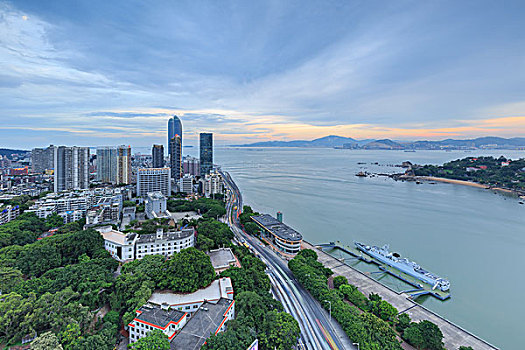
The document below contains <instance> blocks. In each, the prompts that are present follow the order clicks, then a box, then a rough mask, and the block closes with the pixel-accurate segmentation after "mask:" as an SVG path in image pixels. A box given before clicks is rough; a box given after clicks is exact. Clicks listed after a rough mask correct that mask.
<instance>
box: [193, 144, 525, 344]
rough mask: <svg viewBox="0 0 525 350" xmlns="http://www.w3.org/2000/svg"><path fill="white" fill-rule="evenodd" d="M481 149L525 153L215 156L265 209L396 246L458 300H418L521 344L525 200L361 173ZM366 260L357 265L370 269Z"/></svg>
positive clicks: (291, 220) (524, 340) (347, 237)
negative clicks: (447, 283)
mask: <svg viewBox="0 0 525 350" xmlns="http://www.w3.org/2000/svg"><path fill="white" fill-rule="evenodd" d="M186 151H188V152H191V153H196V152H197V151H198V150H197V149H195V148H193V149H185V153H187V152H186ZM480 155H494V156H500V155H504V156H507V157H510V158H519V157H525V153H524V152H517V151H474V152H472V153H467V152H462V151H456V152H444V151H418V152H416V153H406V152H402V151H360V150H335V149H293V148H265V149H262V148H249V149H245V148H244V149H243V148H217V149H216V150H215V162H216V163H217V164H221V165H222V167H223V169H225V170H227V171H229V172H230V174H231V175H232V176H233V178H234V180H235V181H236V182H237V184H238V185H239V187H240V189H241V191H242V192H243V197H244V200H245V203H247V204H250V205H251V206H252V207H254V208H255V209H256V210H257V211H259V212H265V213H270V214H273V215H275V212H277V211H282V212H283V214H284V221H285V222H286V223H287V224H289V225H290V226H292V227H293V228H295V229H296V230H298V231H299V232H301V233H302V234H303V236H304V238H305V239H306V240H308V241H310V242H312V243H323V242H330V241H340V242H341V243H343V244H345V245H351V244H352V242H353V241H354V240H358V241H361V242H364V243H367V244H373V245H383V244H387V243H388V244H390V248H391V250H392V251H397V252H399V253H401V254H402V255H403V256H406V257H409V258H410V259H412V260H415V261H417V262H418V263H419V264H420V265H422V266H423V267H424V268H426V269H428V270H430V271H432V272H435V273H437V274H439V275H441V276H443V277H446V278H448V279H449V280H450V282H451V291H452V298H451V299H449V300H448V301H445V302H442V301H438V300H436V299H434V298H432V297H426V298H424V299H418V301H420V302H421V303H422V304H424V305H425V306H426V307H428V308H430V309H432V310H434V311H436V312H438V313H439V314H441V315H442V316H444V317H446V318H448V319H450V320H451V321H453V322H455V323H457V324H459V325H460V326H462V327H464V328H466V329H468V330H470V331H471V332H473V333H475V334H477V335H479V336H481V337H482V338H484V339H486V340H487V341H489V342H491V343H493V344H494V345H496V346H499V347H501V348H502V349H523V344H525V333H524V332H523V326H524V324H525V322H524V321H523V315H524V314H525V303H524V302H523V291H524V290H525V278H524V277H523V276H524V273H523V271H525V256H524V253H525V205H520V204H519V201H518V199H517V198H513V197H510V196H508V195H507V196H505V195H501V194H494V193H493V192H491V191H488V190H483V189H477V188H471V187H467V186H460V185H451V184H435V185H431V184H421V185H417V184H415V183H412V182H395V181H393V180H391V179H390V178H387V177H374V178H358V177H356V176H355V174H356V173H357V172H358V171H360V170H363V171H365V170H366V171H369V172H380V173H388V172H400V171H402V169H400V168H396V167H394V165H396V164H400V163H401V162H402V161H405V160H409V161H411V162H413V163H419V164H424V163H433V164H442V163H443V162H446V161H449V160H453V159H458V158H463V157H467V156H480ZM358 163H366V164H358ZM373 163H378V164H377V165H376V164H373ZM362 264H363V263H359V265H358V266H357V267H358V268H362V269H367V268H369V267H367V266H361V265H362ZM383 279H384V282H385V283H387V284H389V285H391V286H392V287H393V288H397V289H403V288H404V286H402V285H401V284H399V283H398V282H397V281H395V280H393V279H391V278H390V277H383ZM454 350H455V349H454Z"/></svg>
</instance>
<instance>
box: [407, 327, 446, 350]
mask: <svg viewBox="0 0 525 350" xmlns="http://www.w3.org/2000/svg"><path fill="white" fill-rule="evenodd" d="M403 338H405V339H406V340H407V341H408V342H409V343H410V344H412V345H414V346H415V347H417V348H421V349H429V350H442V349H443V333H442V332H441V330H440V329H439V327H438V326H437V325H435V324H434V323H432V322H430V321H427V320H423V321H420V322H418V323H411V324H410V326H409V327H408V328H406V329H405V331H404V333H403Z"/></svg>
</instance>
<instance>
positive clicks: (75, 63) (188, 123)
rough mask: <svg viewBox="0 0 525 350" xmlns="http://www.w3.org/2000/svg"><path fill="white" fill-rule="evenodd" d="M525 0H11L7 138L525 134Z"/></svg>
mask: <svg viewBox="0 0 525 350" xmlns="http://www.w3.org/2000/svg"><path fill="white" fill-rule="evenodd" d="M524 6H525V5H524V4H523V3H521V2H517V1H516V2H506V3H505V4H504V5H503V4H494V3H491V2H484V1H482V2H477V3H476V6H472V5H470V4H467V3H457V2H439V3H437V2H436V3H432V2H426V3H420V2H410V1H404V2H396V3H388V2H383V3H375V4H371V3H364V4H362V3H357V2H340V3H337V2H336V3H333V4H332V6H326V4H324V3H315V2H305V3H304V4H302V6H301V11H297V8H296V7H295V6H293V4H291V3H290V2H275V3H271V2H268V3H249V4H247V3H240V2H239V3H235V2H231V3H227V4H221V5H218V4H212V3H210V4H208V5H206V4H201V5H199V4H195V3H178V4H171V3H168V2H159V3H157V4H156V6H148V5H146V4H139V3H132V2H121V3H117V2H115V3H113V2H112V3H105V2H95V3H85V4H83V5H82V4H76V5H73V4H71V3H69V2H57V3H54V4H49V3H42V2H36V1H16V2H14V1H1V2H0V15H1V16H2V18H3V22H2V23H1V24H0V31H1V32H2V33H3V34H4V35H2V37H1V39H0V62H2V64H1V65H0V66H2V68H4V69H3V73H2V76H1V77H0V89H2V96H3V99H2V102H1V103H0V121H1V123H0V125H1V126H0V128H1V131H0V132H1V133H2V136H3V141H4V142H3V145H2V146H4V147H7V146H9V147H12V148H24V149H30V148H33V147H42V146H45V145H49V144H52V143H53V144H54V143H57V142H56V140H61V143H62V144H66V145H79V146H96V145H103V144H114V145H118V144H133V146H134V147H151V145H152V144H165V142H166V141H165V140H166V133H165V128H166V122H167V119H168V118H169V117H171V116H173V115H177V116H179V117H180V118H181V119H182V121H183V123H184V125H185V130H186V131H185V133H184V139H185V142H184V144H185V145H186V144H187V145H193V146H197V144H198V134H199V133H200V132H204V131H207V132H213V133H214V134H215V139H216V140H215V141H216V144H217V145H218V146H221V145H228V144H239V143H250V142H257V141H266V140H293V139H307V140H310V139H315V138H318V137H322V136H326V135H332V134H335V135H341V136H347V137H353V138H358V139H364V138H391V139H397V140H416V139H429V140H436V139H446V138H475V137H478V136H501V137H514V136H521V135H523V134H524V133H525V100H524V99H523V96H525V91H524V90H525V87H524V86H523V84H522V81H523V80H524V78H525V76H524V74H525V73H524V71H525V70H524V69H522V68H523V57H524V56H525V51H524V47H525V43H524V39H523V37H522V35H520V33H522V32H523V23H522V20H521V19H522V15H523V13H524V9H525V8H524ZM173 23H177V25H176V26H173V25H172V24H173ZM226 23H227V24H228V25H226ZM267 29H268V30H267ZM503 82H504V83H503ZM204 128H205V129H206V130H203V129H204ZM186 141H187V142H186ZM166 146H167V145H166Z"/></svg>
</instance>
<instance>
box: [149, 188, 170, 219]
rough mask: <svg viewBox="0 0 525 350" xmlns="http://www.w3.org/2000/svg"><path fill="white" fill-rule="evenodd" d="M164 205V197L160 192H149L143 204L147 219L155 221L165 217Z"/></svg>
mask: <svg viewBox="0 0 525 350" xmlns="http://www.w3.org/2000/svg"><path fill="white" fill-rule="evenodd" d="M166 203H167V200H166V196H164V195H163V194H162V193H161V192H149V193H148V195H147V197H146V200H145V203H144V208H145V212H146V216H147V217H148V219H156V218H161V217H165V216H167V213H166V209H167V205H166Z"/></svg>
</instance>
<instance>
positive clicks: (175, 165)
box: [170, 135, 182, 182]
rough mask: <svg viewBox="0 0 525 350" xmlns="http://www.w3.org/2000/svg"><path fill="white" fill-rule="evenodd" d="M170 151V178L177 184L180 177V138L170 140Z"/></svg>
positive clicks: (176, 136)
mask: <svg viewBox="0 0 525 350" xmlns="http://www.w3.org/2000/svg"><path fill="white" fill-rule="evenodd" d="M170 149H171V154H170V168H171V177H172V178H173V179H174V180H175V181H176V182H178V181H179V179H180V178H181V177H182V138H181V137H180V136H179V135H175V136H173V138H172V139H171V141H170Z"/></svg>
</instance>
